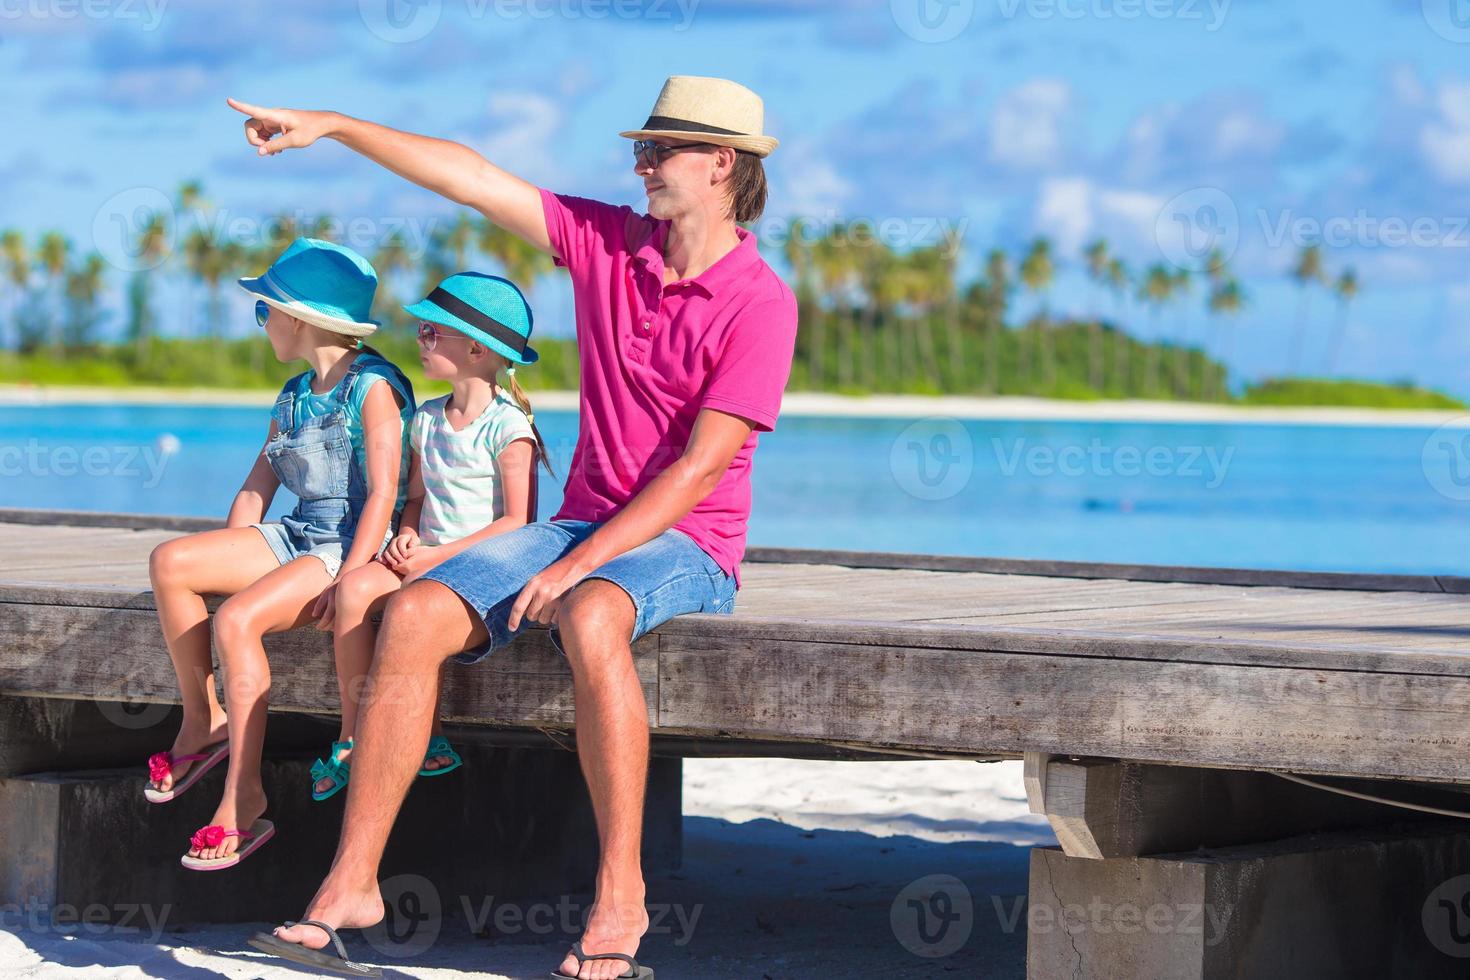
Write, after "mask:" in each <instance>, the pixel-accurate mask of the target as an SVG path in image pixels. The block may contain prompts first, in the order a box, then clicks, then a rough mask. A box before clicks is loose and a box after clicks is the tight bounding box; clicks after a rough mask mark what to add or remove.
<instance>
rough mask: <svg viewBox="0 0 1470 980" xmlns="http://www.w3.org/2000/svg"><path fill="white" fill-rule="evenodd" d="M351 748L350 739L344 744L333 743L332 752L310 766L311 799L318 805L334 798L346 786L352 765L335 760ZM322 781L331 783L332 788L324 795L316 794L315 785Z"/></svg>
mask: <svg viewBox="0 0 1470 980" xmlns="http://www.w3.org/2000/svg"><path fill="white" fill-rule="evenodd" d="M350 748H352V739H350V738H349V739H348V740H347V741H345V742H333V743H332V751H330V752H328V753H327V757H326V759H318V760H316V761H315V762H313V763H312V764H311V798H312V799H313V800H316V801H317V802H318V803H320V802H321V801H322V800H325V799H328V798H330V797H332V796H335V795H336V794H337V793H338V792H340V791H341V789H342V788H343V787H344V786H346V785H347V780H348V779H349V778H350V777H351V775H352V763H350V762H344V761H342V760H341V759H338V758H337V753H338V752H340V751H342V750H343V749H350ZM323 779H330V780H331V781H332V788H331V789H329V790H327V791H326V792H325V793H318V792H317V789H316V784H317V783H319V782H321V781H322V780H323Z"/></svg>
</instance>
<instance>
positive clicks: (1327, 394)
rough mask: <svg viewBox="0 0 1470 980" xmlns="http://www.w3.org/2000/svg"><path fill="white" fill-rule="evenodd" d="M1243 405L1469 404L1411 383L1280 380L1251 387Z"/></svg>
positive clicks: (1453, 406) (1445, 406)
mask: <svg viewBox="0 0 1470 980" xmlns="http://www.w3.org/2000/svg"><path fill="white" fill-rule="evenodd" d="M1239 401H1240V403H1241V404H1242V405H1332V406H1342V407H1346V408H1419V409H1440V408H1443V409H1461V408H1466V407H1467V406H1466V404H1465V403H1464V402H1463V401H1461V400H1459V399H1458V398H1452V397H1450V396H1449V395H1446V394H1444V393H1443V392H1439V391H1429V390H1427V389H1424V388H1419V387H1417V386H1415V385H1414V384H1412V383H1411V382H1408V381H1400V382H1398V383H1396V384H1380V383H1378V382H1374V381H1351V380H1342V379H1337V378H1279V379H1272V380H1270V381H1264V382H1262V383H1260V384H1255V385H1250V386H1249V387H1247V388H1246V390H1245V392H1244V393H1243V394H1242V395H1241V397H1240V399H1239Z"/></svg>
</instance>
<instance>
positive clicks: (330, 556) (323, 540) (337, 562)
mask: <svg viewBox="0 0 1470 980" xmlns="http://www.w3.org/2000/svg"><path fill="white" fill-rule="evenodd" d="M250 526H251V527H254V528H259V529H260V533H261V534H263V535H265V543H266V544H268V545H270V546H271V551H273V552H275V555H276V561H278V562H280V563H281V564H282V565H284V564H286V563H288V562H291V561H295V560H296V559H297V558H300V557H301V556H302V555H311V556H312V557H313V558H320V559H321V562H322V564H323V565H326V566H327V574H328V575H330V576H332V578H336V577H337V573H338V572H340V571H341V570H342V559H343V558H346V557H347V552H348V551H350V550H351V549H352V538H350V537H349V538H343V537H342V536H341V535H339V534H338V533H337V532H336V531H328V530H325V529H323V528H320V527H317V526H316V525H314V524H310V523H307V522H303V521H298V520H296V519H295V518H293V517H291V516H290V515H286V516H284V517H282V518H281V519H280V520H279V521H269V522H266V523H263V524H252V525H250ZM392 540H393V529H392V528H391V527H390V528H389V529H388V531H387V533H386V534H385V535H384V536H383V543H382V545H380V546H379V547H378V551H379V552H381V551H382V550H383V548H386V547H387V546H388V542H389V541H392Z"/></svg>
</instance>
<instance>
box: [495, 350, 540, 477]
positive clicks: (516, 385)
mask: <svg viewBox="0 0 1470 980" xmlns="http://www.w3.org/2000/svg"><path fill="white" fill-rule="evenodd" d="M490 353H492V354H494V355H495V357H496V358H498V359H499V361H500V362H501V364H503V365H504V367H505V376H506V380H507V382H508V383H507V385H506V390H507V391H509V392H510V397H512V398H514V399H515V402H516V404H517V405H519V406H520V407H521V411H523V412H525V413H526V421H527V422H529V423H530V424H531V435H532V436H534V437H535V440H536V459H539V460H540V461H541V465H542V466H545V467H546V472H547V473H550V474H551V477H552V479H556V470H554V469H552V468H551V454H550V453H549V452H547V451H546V442H545V440H543V439H542V438H541V430H540V429H538V428H536V415H535V413H533V412H532V411H531V399H530V398H528V397H526V390H525V389H524V388H522V387H521V384H520V382H519V381H517V380H516V366H515V364H514V363H512V362H511V360H510V358H508V357H506V356H505V355H503V354H498V353H496V352H495V351H491V352H490ZM494 373H496V374H498V373H499V371H498V370H497V371H496V372H494ZM536 459H533V460H532V461H531V468H532V469H533V470H534V469H535V468H536Z"/></svg>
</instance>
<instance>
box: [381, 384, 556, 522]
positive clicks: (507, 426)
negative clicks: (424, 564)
mask: <svg viewBox="0 0 1470 980" xmlns="http://www.w3.org/2000/svg"><path fill="white" fill-rule="evenodd" d="M449 397H450V396H449V395H445V396H444V397H442V398H435V399H432V400H431V401H426V402H424V403H423V404H422V405H420V406H419V410H418V413H417V414H416V415H414V417H413V426H412V431H411V433H410V435H409V441H410V442H411V443H412V445H413V451H414V452H415V453H417V454H418V457H419V472H420V473H421V474H422V476H423V480H424V508H423V511H422V512H421V513H420V515H419V538H420V539H421V540H422V541H423V542H424V544H426V545H438V544H444V543H445V542H448V541H456V540H458V539H459V538H462V537H465V536H466V535H469V534H473V533H474V532H476V531H478V530H480V529H481V528H482V527H484V526H485V525H487V524H489V523H491V522H492V521H495V520H498V519H499V518H500V517H501V516H502V515H504V514H505V500H504V497H503V495H502V493H501V480H500V468H499V463H498V462H497V458H498V457H499V456H500V454H501V452H502V451H503V450H504V449H505V447H506V446H509V445H510V444H511V443H512V442H515V441H516V440H517V439H532V438H534V436H533V435H532V433H531V423H530V421H529V420H527V418H526V413H525V412H523V411H521V407H520V406H519V405H517V404H516V403H515V401H514V400H513V399H512V398H511V397H510V395H509V394H508V393H507V392H506V391H505V389H503V388H502V389H499V390H498V391H497V392H496V394H495V397H494V398H493V399H491V401H490V404H489V405H487V406H486V407H485V411H483V412H481V413H480V417H479V418H477V419H475V420H474V421H473V422H471V423H470V424H469V425H467V426H465V427H464V428H463V429H461V430H460V431H458V432H455V431H454V429H453V428H452V427H451V426H450V424H449V422H448V420H447V419H445V417H444V406H445V405H446V404H448V402H449Z"/></svg>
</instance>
